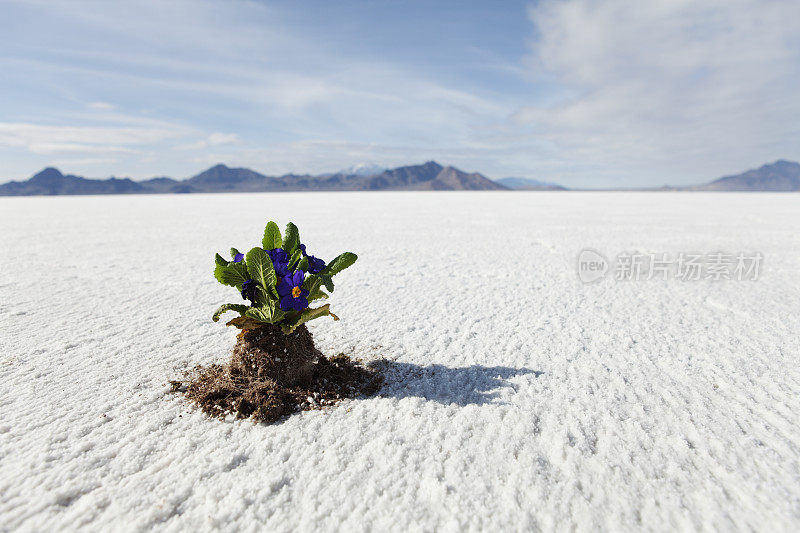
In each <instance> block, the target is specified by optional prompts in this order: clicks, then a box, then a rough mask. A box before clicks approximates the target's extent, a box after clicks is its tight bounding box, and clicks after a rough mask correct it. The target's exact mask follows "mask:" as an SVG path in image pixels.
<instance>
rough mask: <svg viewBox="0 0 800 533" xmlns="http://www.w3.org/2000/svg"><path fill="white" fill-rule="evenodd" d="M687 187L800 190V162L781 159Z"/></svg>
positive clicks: (767, 190) (717, 189)
mask: <svg viewBox="0 0 800 533" xmlns="http://www.w3.org/2000/svg"><path fill="white" fill-rule="evenodd" d="M686 189H687V190H693V191H758V192H795V191H800V163H795V162H793V161H785V160H783V159H780V160H778V161H775V162H774V163H772V164H768V165H763V166H761V167H759V168H755V169H752V170H748V171H747V172H742V173H741V174H736V175H734V176H724V177H722V178H719V179H718V180H714V181H712V182H711V183H707V184H705V185H698V186H696V187H687V188H686Z"/></svg>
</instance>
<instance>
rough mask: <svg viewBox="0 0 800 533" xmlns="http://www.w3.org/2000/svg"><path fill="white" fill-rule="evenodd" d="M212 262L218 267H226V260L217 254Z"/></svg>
mask: <svg viewBox="0 0 800 533" xmlns="http://www.w3.org/2000/svg"><path fill="white" fill-rule="evenodd" d="M214 262H215V263H216V264H218V265H220V266H227V265H228V261H226V260H225V259H224V258H223V257H222V256H221V255H219V254H216V255H215V256H214Z"/></svg>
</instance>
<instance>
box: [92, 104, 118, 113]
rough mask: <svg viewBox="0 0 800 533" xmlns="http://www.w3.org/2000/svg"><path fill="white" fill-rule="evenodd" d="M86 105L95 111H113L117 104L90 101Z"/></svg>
mask: <svg viewBox="0 0 800 533" xmlns="http://www.w3.org/2000/svg"><path fill="white" fill-rule="evenodd" d="M86 107H88V108H89V109H95V110H97V111H113V110H115V109H116V108H117V106H115V105H114V104H109V103H108V102H90V103H89V104H87V106H86Z"/></svg>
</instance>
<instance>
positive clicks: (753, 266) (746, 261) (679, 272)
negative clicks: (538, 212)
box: [578, 248, 764, 283]
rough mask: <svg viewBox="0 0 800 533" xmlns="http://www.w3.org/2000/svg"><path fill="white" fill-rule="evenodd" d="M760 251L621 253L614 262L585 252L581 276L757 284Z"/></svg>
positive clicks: (585, 279) (586, 278)
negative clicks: (747, 282) (750, 282)
mask: <svg viewBox="0 0 800 533" xmlns="http://www.w3.org/2000/svg"><path fill="white" fill-rule="evenodd" d="M763 260H764V255H763V254H762V253H761V252H735V253H730V252H723V251H714V252H708V253H695V252H679V253H677V254H669V253H665V252H664V253H640V252H621V253H619V254H617V256H616V257H615V259H614V261H609V260H608V259H607V258H606V256H604V255H603V254H601V253H600V252H598V251H597V250H592V249H589V248H587V249H584V250H581V252H580V253H579V254H578V277H579V278H580V280H581V281H583V282H584V283H592V282H594V281H598V280H600V279H603V278H604V277H605V276H606V274H608V273H612V275H613V278H614V279H615V280H617V281H647V280H654V279H655V280H665V281H666V280H669V279H676V280H680V281H701V280H710V281H727V280H735V281H755V280H757V279H758V277H759V275H760V274H761V266H762V263H763Z"/></svg>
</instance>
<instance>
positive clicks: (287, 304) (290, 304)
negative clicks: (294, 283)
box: [281, 294, 294, 311]
mask: <svg viewBox="0 0 800 533" xmlns="http://www.w3.org/2000/svg"><path fill="white" fill-rule="evenodd" d="M281 309H283V310H284V311H288V310H289V309H294V298H292V295H291V294H290V295H288V296H284V297H283V298H281Z"/></svg>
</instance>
